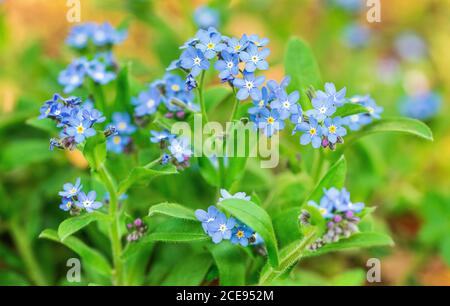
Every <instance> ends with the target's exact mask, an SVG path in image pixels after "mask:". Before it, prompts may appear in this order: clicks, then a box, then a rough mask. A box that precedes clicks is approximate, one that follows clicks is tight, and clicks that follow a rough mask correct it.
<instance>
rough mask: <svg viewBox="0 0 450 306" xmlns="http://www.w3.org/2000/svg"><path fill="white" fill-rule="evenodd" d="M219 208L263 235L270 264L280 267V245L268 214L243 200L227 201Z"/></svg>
mask: <svg viewBox="0 0 450 306" xmlns="http://www.w3.org/2000/svg"><path fill="white" fill-rule="evenodd" d="M218 206H220V207H222V208H223V209H225V210H226V211H227V212H229V213H230V214H231V215H233V216H234V217H236V218H237V219H239V220H240V221H242V222H243V223H245V224H247V225H248V226H250V227H251V228H252V229H253V230H254V231H256V232H257V233H258V234H259V235H261V237H262V238H263V239H264V242H265V244H266V247H267V253H268V257H269V262H270V264H271V265H272V266H274V267H276V266H277V265H278V245H277V239H276V237H275V232H274V230H273V226H272V220H271V219H270V217H269V215H268V214H267V212H266V211H265V210H264V209H263V208H261V207H260V206H258V205H257V204H255V203H253V202H250V201H245V200H241V199H227V200H224V201H221V202H220V203H218Z"/></svg>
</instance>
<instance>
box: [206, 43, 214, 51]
mask: <svg viewBox="0 0 450 306" xmlns="http://www.w3.org/2000/svg"><path fill="white" fill-rule="evenodd" d="M215 46H216V45H215V44H214V43H212V42H210V43H209V44H208V46H207V47H208V49H210V50H211V49H214V47H215Z"/></svg>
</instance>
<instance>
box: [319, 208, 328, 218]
mask: <svg viewBox="0 0 450 306" xmlns="http://www.w3.org/2000/svg"><path fill="white" fill-rule="evenodd" d="M319 212H320V214H321V215H322V216H323V215H325V214H326V213H327V210H326V209H325V208H323V207H322V208H319Z"/></svg>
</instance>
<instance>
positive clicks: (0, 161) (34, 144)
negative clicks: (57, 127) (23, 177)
mask: <svg viewBox="0 0 450 306" xmlns="http://www.w3.org/2000/svg"><path fill="white" fill-rule="evenodd" d="M53 153H54V152H52V151H50V150H49V148H48V141H47V140H43V139H24V140H13V141H12V142H10V143H4V144H2V149H1V151H0V169H4V170H11V169H16V168H23V167H27V166H30V165H31V164H34V163H39V162H43V161H46V160H49V159H51V158H52V157H54V154H53Z"/></svg>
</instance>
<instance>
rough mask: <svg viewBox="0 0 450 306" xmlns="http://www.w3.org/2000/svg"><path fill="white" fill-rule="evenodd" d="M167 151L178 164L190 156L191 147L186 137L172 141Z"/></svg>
mask: <svg viewBox="0 0 450 306" xmlns="http://www.w3.org/2000/svg"><path fill="white" fill-rule="evenodd" d="M169 151H170V153H172V156H173V157H174V158H175V159H176V160H177V161H178V162H179V163H181V162H183V161H185V160H186V159H188V158H189V157H191V155H192V150H191V146H190V143H189V139H188V138H187V137H180V138H178V139H172V141H171V142H170V145H169Z"/></svg>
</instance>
